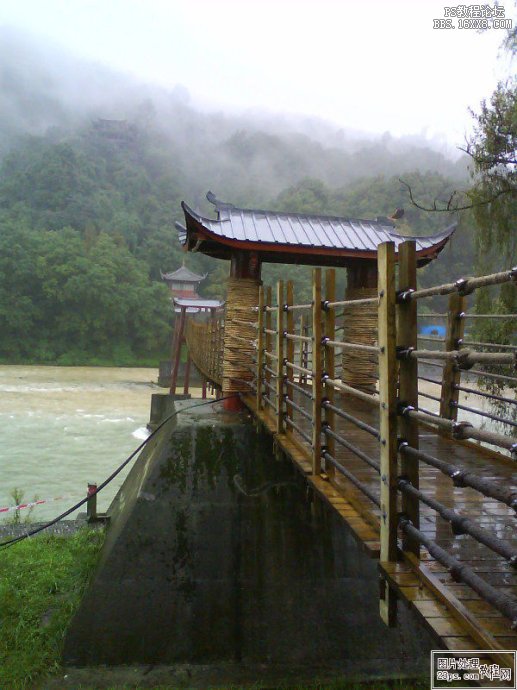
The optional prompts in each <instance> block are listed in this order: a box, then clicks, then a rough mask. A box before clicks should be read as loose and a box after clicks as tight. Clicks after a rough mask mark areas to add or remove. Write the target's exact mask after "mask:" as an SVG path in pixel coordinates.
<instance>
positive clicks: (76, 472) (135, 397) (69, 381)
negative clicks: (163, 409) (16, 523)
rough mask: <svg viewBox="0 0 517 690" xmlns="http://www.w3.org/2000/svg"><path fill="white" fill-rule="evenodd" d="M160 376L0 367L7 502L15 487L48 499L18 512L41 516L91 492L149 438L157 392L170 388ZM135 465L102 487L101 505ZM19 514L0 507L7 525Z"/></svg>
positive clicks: (1, 495) (1, 466) (0, 503)
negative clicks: (161, 383)
mask: <svg viewBox="0 0 517 690" xmlns="http://www.w3.org/2000/svg"><path fill="white" fill-rule="evenodd" d="M156 378H157V370H156V369H135V368H115V367H113V368H112V367H106V368H104V367H39V366H0V478H1V482H0V508H3V507H7V506H12V505H13V498H12V492H13V490H14V489H15V488H16V489H19V490H21V491H23V501H24V502H26V501H32V500H33V499H35V498H39V499H45V500H48V502H46V503H44V504H42V505H39V506H36V507H35V508H34V509H33V510H32V511H31V513H30V515H29V510H28V509H24V510H21V511H19V516H20V518H21V519H22V520H24V519H25V518H27V517H30V519H31V520H32V521H41V520H47V519H49V518H52V517H55V516H56V515H58V514H59V513H61V512H62V511H64V510H66V509H67V508H68V507H69V506H71V505H72V504H73V503H75V502H76V501H78V500H80V499H81V498H82V497H84V496H85V495H86V488H87V484H88V482H91V481H94V482H97V483H100V482H101V481H103V480H104V479H105V478H106V477H107V476H108V475H109V474H110V473H111V472H112V471H113V470H114V469H115V468H116V467H117V466H118V465H119V464H120V463H121V462H122V461H123V460H124V459H125V458H126V457H127V456H128V455H129V454H130V453H131V451H133V450H134V449H135V448H136V447H137V446H138V445H139V444H140V443H141V442H142V440H143V439H144V438H145V437H146V436H147V432H146V428H145V426H146V423H147V422H148V420H149V409H150V403H151V394H152V393H153V392H164V389H162V388H158V386H157V385H155V384H154V383H153V381H155V380H156ZM131 467H132V463H130V464H129V465H128V467H127V468H125V469H124V470H123V471H122V472H121V474H120V475H119V476H118V477H117V478H116V479H115V480H114V481H113V482H112V483H111V484H110V485H109V486H107V487H106V488H105V489H104V490H103V491H102V492H100V493H99V496H98V509H99V510H100V511H104V510H106V509H107V508H108V506H109V504H110V502H111V500H112V498H113V497H114V495H115V493H116V491H117V490H118V488H119V487H120V485H121V484H122V482H123V481H124V478H125V477H126V475H127V473H128V471H129V470H130V468H131ZM60 497H64V498H60ZM55 498H59V500H52V499H55ZM49 499H50V500H49ZM81 510H82V511H84V508H82V509H81ZM13 515H14V513H13V512H12V511H11V512H7V513H6V512H0V524H4V523H5V522H6V521H8V520H12V519H13ZM71 517H72V516H71Z"/></svg>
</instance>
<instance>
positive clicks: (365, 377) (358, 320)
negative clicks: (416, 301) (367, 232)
mask: <svg viewBox="0 0 517 690" xmlns="http://www.w3.org/2000/svg"><path fill="white" fill-rule="evenodd" d="M347 279H348V281H347V288H346V293H345V300H358V299H368V298H370V297H377V265H376V264H375V262H373V261H361V262H360V261H356V263H355V264H354V265H352V266H350V267H349V268H348V270H347ZM343 312H344V320H343V326H344V329H343V340H344V341H346V342H348V343H359V344H360V345H375V343H376V342H377V305H375V304H360V305H358V306H353V305H352V306H345V307H344V308H343ZM342 362H343V373H342V379H343V381H344V382H345V383H346V384H348V385H349V386H354V388H359V389H363V390H368V389H372V388H373V387H375V384H376V382H377V366H378V365H377V358H376V357H375V356H374V355H373V354H372V353H370V352H364V351H361V350H349V349H346V350H344V351H343V355H342Z"/></svg>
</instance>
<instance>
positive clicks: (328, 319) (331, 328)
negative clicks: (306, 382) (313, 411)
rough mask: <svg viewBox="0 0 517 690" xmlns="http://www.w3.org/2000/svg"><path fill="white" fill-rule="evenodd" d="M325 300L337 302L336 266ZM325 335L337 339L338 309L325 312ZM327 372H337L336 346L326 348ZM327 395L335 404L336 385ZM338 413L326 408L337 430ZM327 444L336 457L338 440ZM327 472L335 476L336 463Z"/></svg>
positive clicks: (327, 466)
mask: <svg viewBox="0 0 517 690" xmlns="http://www.w3.org/2000/svg"><path fill="white" fill-rule="evenodd" d="M325 301H327V302H335V301H336V270H335V269H334V268H328V269H327V271H326V273H325ZM324 335H325V337H326V338H328V339H329V340H335V338H336V310H335V308H333V309H327V310H326V312H325V334H324ZM325 373H326V374H328V376H329V378H331V379H333V378H335V374H336V355H335V349H334V347H330V346H328V347H326V348H325ZM325 397H326V398H327V400H328V401H329V402H330V403H331V404H334V398H335V395H334V386H328V385H327V386H326V390H325ZM335 418H336V415H335V413H334V412H333V411H332V410H328V409H325V422H326V423H327V424H328V425H329V427H330V428H331V429H332V430H333V431H336V428H335V421H336V419H335ZM325 445H326V446H327V448H328V452H329V453H330V455H332V457H334V458H335V457H336V441H335V440H334V439H333V438H331V437H330V436H328V437H327V438H326V440H325ZM325 472H326V473H327V474H328V475H329V477H333V476H334V474H335V468H334V465H331V464H330V463H326V464H325Z"/></svg>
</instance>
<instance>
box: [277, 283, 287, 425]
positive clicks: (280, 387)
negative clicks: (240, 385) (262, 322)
mask: <svg viewBox="0 0 517 690" xmlns="http://www.w3.org/2000/svg"><path fill="white" fill-rule="evenodd" d="M276 304H277V308H276V331H277V333H276V356H277V360H276V404H277V415H276V433H277V434H282V433H283V432H284V414H285V401H284V282H283V280H279V281H278V283H277V285H276Z"/></svg>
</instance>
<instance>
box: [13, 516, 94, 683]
mask: <svg viewBox="0 0 517 690" xmlns="http://www.w3.org/2000/svg"><path fill="white" fill-rule="evenodd" d="M103 538H104V537H103V534H102V533H101V532H97V531H91V530H88V529H84V530H81V531H80V532H78V533H77V534H74V535H73V536H67V537H60V536H41V537H37V538H34V539H30V540H29V539H26V540H25V541H23V542H21V543H19V544H15V545H14V546H12V547H11V548H9V549H3V550H0V619H1V634H0V687H1V688H2V690H7V689H8V690H18V689H20V690H21V689H23V688H29V687H32V683H33V681H34V680H35V679H36V678H38V677H40V676H42V675H43V674H48V673H53V672H55V671H57V670H58V669H59V663H60V654H61V647H62V643H63V638H64V634H65V630H66V627H67V625H68V622H69V621H70V618H71V616H72V615H73V613H74V611H75V610H76V608H77V606H78V604H79V601H80V597H81V594H82V592H83V590H84V588H85V586H86V584H87V582H88V578H89V576H90V574H91V572H92V570H93V568H94V566H95V563H96V560H97V556H98V553H99V550H100V547H101V545H102V541H103Z"/></svg>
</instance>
